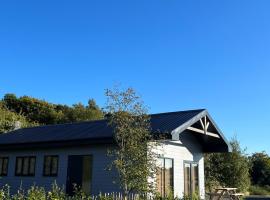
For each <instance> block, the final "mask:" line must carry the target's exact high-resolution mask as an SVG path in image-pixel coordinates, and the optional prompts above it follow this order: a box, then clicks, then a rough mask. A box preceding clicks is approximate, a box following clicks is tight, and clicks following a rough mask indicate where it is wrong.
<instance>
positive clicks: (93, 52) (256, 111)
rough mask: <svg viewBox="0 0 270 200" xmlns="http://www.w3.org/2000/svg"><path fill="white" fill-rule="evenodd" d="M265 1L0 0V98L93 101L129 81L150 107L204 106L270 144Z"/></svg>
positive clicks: (244, 136) (255, 142)
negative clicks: (112, 88)
mask: <svg viewBox="0 0 270 200" xmlns="http://www.w3.org/2000/svg"><path fill="white" fill-rule="evenodd" d="M269 7H270V2H269V1H266V0H265V1H263V0H261V1H247V0H243V1H240V0H239V1H234V0H223V1H214V0H213V1H208V0H206V1H201V0H198V1H192V0H189V1H179V0H169V1H168V0H153V1H151V0H150V1H146V0H130V1H126V0H123V1H119V0H114V1H110V0H107V1H104V0H97V1H94V0H93V1H67V0H65V1H60V0H59V1H52V0H46V1H45V0H43V1H27V0H26V1H19V0H18V1H12V0H11V1H1V3H0V97H1V96H3V94H5V93H15V94H17V95H19V96H20V95H30V96H33V97H38V98H41V99H45V100H48V101H50V102H54V103H64V104H73V103H76V102H82V103H86V102H87V100H88V99H89V98H94V99H96V101H97V103H98V104H99V105H100V106H101V107H102V106H103V105H104V103H105V97H104V89H105V88H111V87H112V86H113V85H114V84H117V83H121V84H122V86H124V87H128V86H132V87H134V88H135V89H136V90H137V91H138V92H139V94H141V96H142V98H143V99H144V101H145V103H146V104H147V105H148V106H149V107H150V112H151V113H157V112H167V111H177V110H185V109H196V108H207V109H208V110H209V112H210V113H211V115H212V116H213V118H214V119H215V120H216V122H217V124H218V125H219V126H220V128H221V129H222V130H223V132H224V133H225V135H226V136H227V137H228V138H231V137H233V136H234V135H235V134H236V135H237V138H238V139H239V140H240V142H241V145H242V146H243V147H247V150H248V152H254V151H262V150H266V151H267V152H268V153H270V133H269V128H268V125H269V124H270V114H269V113H270V80H269V77H270V12H269Z"/></svg>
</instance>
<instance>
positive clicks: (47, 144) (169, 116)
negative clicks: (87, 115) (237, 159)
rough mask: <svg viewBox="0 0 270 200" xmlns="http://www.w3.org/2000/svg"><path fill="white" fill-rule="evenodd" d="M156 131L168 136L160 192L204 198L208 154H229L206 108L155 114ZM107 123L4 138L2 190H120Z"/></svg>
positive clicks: (161, 162) (0, 144)
mask: <svg viewBox="0 0 270 200" xmlns="http://www.w3.org/2000/svg"><path fill="white" fill-rule="evenodd" d="M150 117H151V129H152V130H151V133H152V134H157V133H164V134H166V135H167V137H166V138H167V139H166V140H160V142H162V143H163V145H162V149H160V150H159V151H160V152H159V155H160V157H159V160H158V162H159V167H160V170H159V173H158V174H157V177H156V183H157V189H158V191H159V192H160V194H161V195H166V193H168V188H171V190H172V191H173V193H174V196H178V197H181V196H183V194H186V195H189V194H192V193H193V192H195V191H197V192H198V193H199V195H200V197H201V198H202V199H204V195H205V190H204V158H203V156H204V153H209V152H229V151H230V145H229V143H228V142H227V140H226V138H225V137H224V135H223V134H222V132H221V131H220V129H219V128H218V127H217V125H216V123H215V122H214V121H213V119H212V118H211V116H210V115H209V113H208V112H207V110H204V109H201V110H189V111H180V112H169V113H160V114H153V115H150ZM113 138H114V137H113V131H112V129H111V128H110V126H108V123H107V121H106V120H98V121H87V122H79V123H71V124H57V125H47V126H38V127H33V128H23V129H18V130H14V131H12V132H9V133H6V134H2V135H0V176H1V178H0V186H3V185H5V184H8V185H10V187H11V191H12V192H15V191H16V190H17V189H18V188H19V187H22V188H25V189H27V188H28V187H30V186H32V185H34V184H35V185H37V186H43V187H45V188H46V189H49V188H50V187H51V184H52V183H53V182H54V181H56V182H57V184H58V185H59V186H63V187H64V188H65V190H66V192H67V193H72V191H73V184H74V183H75V184H77V185H78V186H81V188H82V190H83V191H84V192H86V193H91V194H98V193H100V192H104V193H105V192H106V193H107V192H117V191H120V189H119V187H118V186H117V185H116V184H114V183H113V180H114V177H115V176H117V173H116V172H115V171H107V170H105V169H106V167H107V166H108V164H109V163H110V162H111V159H112V158H110V157H108V156H107V149H108V148H114V147H115V143H114V139H113Z"/></svg>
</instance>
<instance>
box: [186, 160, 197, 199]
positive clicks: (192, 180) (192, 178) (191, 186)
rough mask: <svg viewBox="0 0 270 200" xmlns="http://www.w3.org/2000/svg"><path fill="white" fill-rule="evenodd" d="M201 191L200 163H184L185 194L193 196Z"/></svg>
mask: <svg viewBox="0 0 270 200" xmlns="http://www.w3.org/2000/svg"><path fill="white" fill-rule="evenodd" d="M194 193H199V165H198V163H191V162H185V163H184V194H185V195H186V196H191V195H192V194H194Z"/></svg>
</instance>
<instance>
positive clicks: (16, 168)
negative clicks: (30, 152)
mask: <svg viewBox="0 0 270 200" xmlns="http://www.w3.org/2000/svg"><path fill="white" fill-rule="evenodd" d="M19 159H22V164H21V169H20V173H17V171H18V160H19ZM26 159H28V168H27V173H26V174H24V173H23V170H24V163H25V160H26ZM32 159H34V166H33V167H34V172H33V173H30V171H31V170H30V169H31V160H32ZM36 160H37V159H36V156H17V157H16V163H15V176H25V177H26V176H35V174H36Z"/></svg>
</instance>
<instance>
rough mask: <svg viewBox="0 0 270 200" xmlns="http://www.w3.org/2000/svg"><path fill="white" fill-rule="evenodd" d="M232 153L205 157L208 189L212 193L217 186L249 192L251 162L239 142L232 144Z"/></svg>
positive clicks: (234, 140) (232, 142)
mask: <svg viewBox="0 0 270 200" xmlns="http://www.w3.org/2000/svg"><path fill="white" fill-rule="evenodd" d="M230 144H231V146H232V152H231V153H214V154H206V155H205V177H206V189H208V190H209V191H212V189H213V187H216V186H227V187H237V188H238V189H239V190H240V191H243V192H245V191H247V190H248V188H249V186H250V176H249V162H248V158H247V156H246V154H245V151H244V150H242V149H241V148H240V145H239V142H238V141H237V140H236V139H233V140H232V141H231V142H230Z"/></svg>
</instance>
